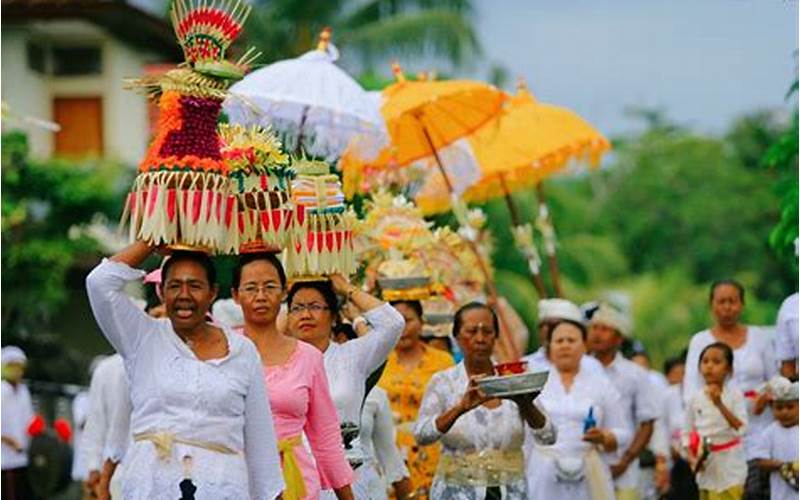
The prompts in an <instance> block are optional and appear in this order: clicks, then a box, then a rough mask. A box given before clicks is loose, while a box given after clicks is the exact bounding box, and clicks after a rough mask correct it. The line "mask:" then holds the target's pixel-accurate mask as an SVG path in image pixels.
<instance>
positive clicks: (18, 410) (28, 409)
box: [0, 380, 34, 470]
mask: <svg viewBox="0 0 800 500" xmlns="http://www.w3.org/2000/svg"><path fill="white" fill-rule="evenodd" d="M2 403H3V404H2V406H1V407H0V413H2V416H0V427H2V430H0V434H1V435H3V436H5V437H10V438H13V439H15V440H16V441H17V442H18V443H19V444H20V446H21V447H22V451H16V450H15V449H14V448H12V447H11V446H9V445H7V444H6V443H3V444H2V448H0V450H2V451H0V453H1V454H2V456H0V463H1V465H2V470H10V469H18V468H20V467H27V466H28V446H29V445H30V438H29V437H28V426H29V425H30V423H31V420H33V416H34V413H33V403H32V402H31V393H30V392H29V391H28V387H27V386H26V385H25V384H23V383H21V382H20V383H19V384H17V386H16V387H14V386H13V385H11V383H9V382H8V381H6V380H3V382H2Z"/></svg>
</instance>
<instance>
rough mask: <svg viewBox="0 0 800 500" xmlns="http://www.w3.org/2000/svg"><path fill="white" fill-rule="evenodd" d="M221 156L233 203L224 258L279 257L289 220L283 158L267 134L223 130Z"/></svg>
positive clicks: (287, 162) (289, 174) (238, 128)
mask: <svg viewBox="0 0 800 500" xmlns="http://www.w3.org/2000/svg"><path fill="white" fill-rule="evenodd" d="M219 135H220V139H221V140H222V149H221V151H222V156H223V158H225V161H226V163H227V164H228V177H229V178H230V180H231V184H230V188H231V192H232V193H233V196H234V199H235V200H236V203H233V204H231V206H230V207H227V208H228V211H227V212H226V224H228V237H227V242H228V245H227V247H226V251H228V252H230V253H235V252H239V253H251V252H279V251H281V250H283V248H284V247H285V246H286V245H287V243H288V241H289V229H290V227H291V224H292V217H293V214H294V210H293V205H292V202H291V198H290V195H289V188H290V183H291V180H292V178H293V177H294V170H293V169H292V167H291V166H290V158H289V155H287V154H285V153H284V152H283V151H282V149H281V143H280V141H279V140H278V139H277V138H276V137H275V135H274V134H273V133H272V132H271V131H270V130H268V129H264V128H261V127H259V126H252V127H249V128H248V127H244V126H242V125H229V124H223V125H220V127H219Z"/></svg>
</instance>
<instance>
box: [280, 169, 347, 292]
mask: <svg viewBox="0 0 800 500" xmlns="http://www.w3.org/2000/svg"><path fill="white" fill-rule="evenodd" d="M292 167H293V168H294V170H295V172H296V175H297V176H296V177H295V178H294V180H292V188H291V193H292V201H293V202H294V207H295V213H294V222H293V230H292V234H291V236H292V238H293V242H292V244H290V245H289V246H288V247H287V249H286V250H287V252H286V272H287V275H288V276H289V278H290V279H293V280H303V279H319V278H320V277H324V276H327V275H330V274H335V273H341V274H344V275H350V274H353V273H354V272H355V270H356V262H355V255H354V252H353V227H354V224H355V220H356V219H355V214H354V213H353V212H352V210H350V209H348V207H346V206H345V202H344V193H343V192H342V184H341V182H340V181H339V178H338V177H337V176H336V175H335V174H332V173H331V171H330V166H329V165H328V164H327V163H325V162H323V161H314V160H310V159H308V158H306V157H299V158H294V160H293V162H292Z"/></svg>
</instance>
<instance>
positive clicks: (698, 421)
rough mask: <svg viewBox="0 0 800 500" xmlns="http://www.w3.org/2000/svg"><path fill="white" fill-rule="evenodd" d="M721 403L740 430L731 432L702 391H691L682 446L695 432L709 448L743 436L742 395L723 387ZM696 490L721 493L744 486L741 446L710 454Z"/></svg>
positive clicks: (697, 477) (703, 389) (745, 471)
mask: <svg viewBox="0 0 800 500" xmlns="http://www.w3.org/2000/svg"><path fill="white" fill-rule="evenodd" d="M722 403H723V404H724V405H725V407H726V408H728V410H730V411H731V413H733V414H734V415H735V416H736V418H738V419H739V420H741V422H742V424H743V427H740V428H739V429H734V428H733V427H731V425H730V424H729V423H728V421H727V420H725V417H724V416H723V415H722V412H720V411H719V408H717V407H716V406H715V405H714V403H713V402H712V401H711V398H709V397H708V395H707V394H706V392H705V387H704V388H702V389H700V390H697V391H695V393H694V394H693V395H692V396H691V397H690V398H689V403H688V404H687V405H686V421H685V424H684V428H683V438H682V439H683V446H684V447H687V446H688V445H689V434H690V433H691V432H692V430H696V431H697V433H698V434H700V437H701V439H705V438H708V439H709V440H710V441H711V445H712V446H713V445H722V444H725V443H729V442H731V441H733V440H734V439H737V438H741V436H744V435H745V431H746V429H747V408H746V404H745V399H744V396H743V395H742V392H741V391H740V390H739V389H738V388H737V387H736V386H734V385H733V384H725V386H724V387H723V390H722ZM696 479H697V487H698V488H700V489H702V490H710V491H724V490H727V489H728V488H732V487H734V486H737V485H742V486H744V483H745V480H746V479H747V461H746V460H745V455H744V449H743V446H742V444H741V443H740V444H739V445H736V446H733V447H732V448H729V449H726V450H723V451H712V452H711V454H710V455H709V457H708V458H707V459H706V462H705V467H704V468H703V470H701V471H700V472H699V473H698V474H697V476H696Z"/></svg>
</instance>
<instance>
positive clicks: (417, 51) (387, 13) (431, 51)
mask: <svg viewBox="0 0 800 500" xmlns="http://www.w3.org/2000/svg"><path fill="white" fill-rule="evenodd" d="M471 12H472V8H471V2H470V1H469V0H443V1H442V0H438V1H434V0H368V1H365V2H361V1H354V0H351V1H347V0H309V1H304V2H297V1H294V0H273V1H269V2H259V3H257V4H256V6H255V8H254V9H253V14H252V18H251V19H250V20H249V21H248V23H247V25H246V28H245V29H246V32H247V41H248V42H249V43H251V44H254V45H255V46H256V47H257V48H259V49H260V50H261V51H262V52H263V53H264V57H263V60H264V61H267V62H272V61H276V60H279V59H284V58H287V57H295V56H298V55H300V54H302V53H303V52H306V51H308V50H311V49H312V48H313V47H314V44H315V43H316V39H317V35H318V33H319V32H320V30H321V29H322V28H324V27H326V26H330V27H332V28H333V32H334V41H335V43H336V45H337V46H338V47H340V48H342V49H346V50H348V51H351V52H352V53H354V54H356V55H357V56H358V58H359V59H360V61H361V63H362V64H363V66H364V68H365V69H367V70H368V69H370V68H371V67H372V66H374V65H379V66H380V67H383V65H384V64H386V58H387V57H392V56H399V55H432V56H437V57H443V58H445V59H446V60H448V61H450V62H452V63H454V64H461V63H463V62H464V61H465V60H466V58H467V57H468V56H469V55H472V54H475V53H477V52H478V51H479V50H480V47H479V43H478V39H477V35H476V34H475V30H474V29H473V27H472V22H471V18H470V14H471Z"/></svg>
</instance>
